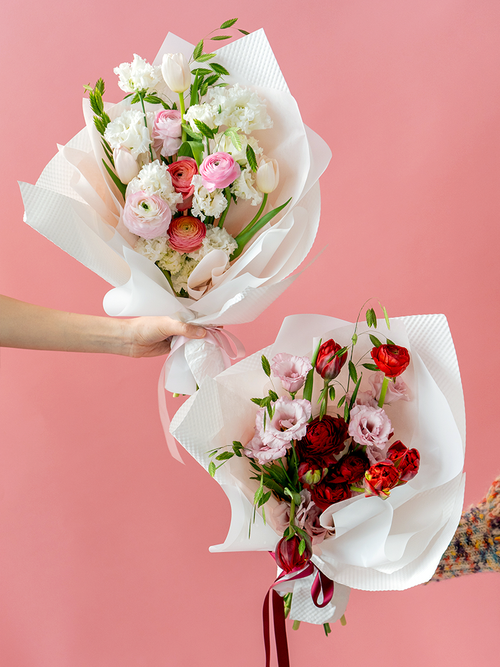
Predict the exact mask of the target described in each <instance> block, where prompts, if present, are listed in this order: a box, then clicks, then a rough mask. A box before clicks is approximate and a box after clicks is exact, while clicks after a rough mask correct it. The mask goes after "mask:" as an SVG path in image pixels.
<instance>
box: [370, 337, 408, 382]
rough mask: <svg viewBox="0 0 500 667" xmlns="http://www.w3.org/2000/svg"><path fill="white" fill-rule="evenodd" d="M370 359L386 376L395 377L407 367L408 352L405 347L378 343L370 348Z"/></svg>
mask: <svg viewBox="0 0 500 667" xmlns="http://www.w3.org/2000/svg"><path fill="white" fill-rule="evenodd" d="M371 355H372V359H373V361H374V362H375V364H376V365H377V366H378V367H379V368H380V370H381V371H382V372H383V373H385V375H386V376H387V377H388V378H395V377H397V376H398V375H401V373H402V372H403V371H404V370H406V369H407V368H408V364H409V363H410V354H409V352H408V350H407V349H406V347H400V346H399V345H380V346H379V347H374V348H372V351H371Z"/></svg>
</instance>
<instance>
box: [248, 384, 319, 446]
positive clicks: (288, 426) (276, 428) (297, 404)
mask: <svg viewBox="0 0 500 667" xmlns="http://www.w3.org/2000/svg"><path fill="white" fill-rule="evenodd" d="M262 412H263V411H262ZM259 413H260V411H259ZM259 413H258V414H257V420H256V424H255V428H256V429H257V432H258V433H259V435H260V437H261V439H262V442H263V443H264V444H265V445H271V444H272V446H278V445H275V444H273V443H286V444H285V446H286V448H287V449H288V448H289V447H291V442H292V440H300V439H301V438H303V437H304V436H305V434H306V431H307V424H308V421H309V418H310V417H311V404H310V403H309V401H306V400H304V399H295V400H292V399H291V398H288V396H282V397H281V398H278V400H277V401H276V403H275V404H274V415H273V418H272V419H270V418H269V415H267V416H266V420H265V427H264V415H263V414H259Z"/></svg>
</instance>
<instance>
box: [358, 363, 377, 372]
mask: <svg viewBox="0 0 500 667" xmlns="http://www.w3.org/2000/svg"><path fill="white" fill-rule="evenodd" d="M362 365H363V367H364V368H367V369H368V370H369V371H379V370H380V368H379V367H378V366H375V364H362Z"/></svg>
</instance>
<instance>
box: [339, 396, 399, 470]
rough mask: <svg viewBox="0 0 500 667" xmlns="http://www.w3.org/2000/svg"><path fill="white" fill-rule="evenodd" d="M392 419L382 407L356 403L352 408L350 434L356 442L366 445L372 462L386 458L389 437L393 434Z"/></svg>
mask: <svg viewBox="0 0 500 667" xmlns="http://www.w3.org/2000/svg"><path fill="white" fill-rule="evenodd" d="M392 433H393V431H392V424H391V420H390V419H389V417H388V416H387V414H386V413H385V411H384V410H383V409H382V408H372V407H370V406H369V405H355V406H354V407H353V408H352V410H351V419H350V422H349V435H350V436H351V437H352V439H353V440H354V442H357V443H358V444H359V445H363V446H366V454H367V456H368V458H369V460H370V463H377V462H378V461H382V460H383V459H384V458H385V452H386V448H387V444H388V441H389V438H390V437H391V436H392Z"/></svg>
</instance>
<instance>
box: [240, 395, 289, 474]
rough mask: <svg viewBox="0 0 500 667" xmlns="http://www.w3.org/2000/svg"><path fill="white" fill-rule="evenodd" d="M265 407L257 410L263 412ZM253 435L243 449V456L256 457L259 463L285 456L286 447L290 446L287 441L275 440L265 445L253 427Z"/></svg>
mask: <svg viewBox="0 0 500 667" xmlns="http://www.w3.org/2000/svg"><path fill="white" fill-rule="evenodd" d="M264 411H265V408H262V409H261V410H259V412H264ZM255 431H256V432H255V435H254V436H253V438H252V439H251V440H250V442H248V443H247V445H246V446H245V448H244V449H243V453H244V454H245V456H248V458H249V459H256V460H257V461H258V462H259V463H260V465H264V464H265V463H269V461H275V460H276V459H280V458H281V457H282V456H285V454H286V451H287V449H289V448H290V443H289V442H278V441H277V440H276V441H275V442H273V443H271V444H270V445H265V444H264V443H263V442H262V439H261V437H260V435H259V433H258V432H257V429H255Z"/></svg>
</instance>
